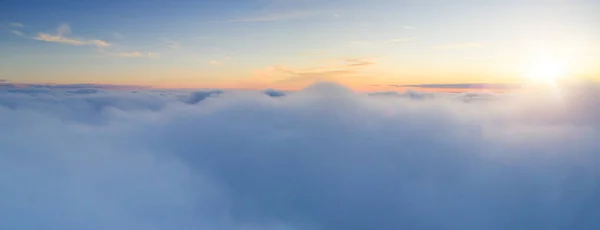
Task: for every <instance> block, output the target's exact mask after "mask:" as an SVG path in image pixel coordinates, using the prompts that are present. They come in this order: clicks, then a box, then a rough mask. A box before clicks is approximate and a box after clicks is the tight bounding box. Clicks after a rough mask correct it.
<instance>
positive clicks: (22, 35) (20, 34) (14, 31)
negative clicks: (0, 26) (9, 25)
mask: <svg viewBox="0 0 600 230" xmlns="http://www.w3.org/2000/svg"><path fill="white" fill-rule="evenodd" d="M12 33H13V34H14V35H17V36H21V37H24V36H25V35H24V34H23V32H21V31H18V30H13V31H12Z"/></svg>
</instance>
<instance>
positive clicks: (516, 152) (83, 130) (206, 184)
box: [0, 84, 600, 230]
mask: <svg viewBox="0 0 600 230" xmlns="http://www.w3.org/2000/svg"><path fill="white" fill-rule="evenodd" d="M556 95H560V96H561V97H560V98H557V97H556ZM413 96H414V95H412V94H410V93H409V96H408V97H404V96H402V94H383V95H378V96H367V95H363V94H359V93H356V92H353V91H350V90H348V89H346V88H344V87H341V86H338V85H331V84H318V85H313V86H311V87H309V88H307V89H305V90H303V91H299V92H292V93H288V94H286V95H285V96H280V97H277V98H274V97H270V96H267V95H265V93H264V92H259V91H256V92H248V91H202V92H195V93H193V94H191V93H189V92H185V91H173V90H171V91H140V92H137V93H132V92H131V91H104V92H103V93H96V94H83V95H82V94H78V93H72V94H65V93H64V92H61V91H57V89H52V90H47V91H46V93H45V94H35V95H34V94H27V93H25V92H23V93H14V92H9V91H0V117H2V119H0V127H2V129H0V191H2V196H0V204H2V205H0V215H1V216H2V217H3V221H1V222H0V229H24V230H29V229H31V230H33V229H43V228H47V227H48V226H52V228H56V229H114V230H120V229H156V230H163V229H273V230H275V229H323V230H328V229H490V230H493V229H598V228H599V227H600V220H598V218H597V214H598V211H599V208H598V207H600V195H599V194H600V167H598V164H599V163H598V162H600V155H599V154H598V152H599V151H600V143H598V141H597V140H598V139H600V104H599V101H598V100H597V98H600V88H598V86H597V85H592V84H588V85H582V86H577V87H575V86H573V87H563V89H562V91H561V92H560V93H558V94H557V93H556V92H548V93H546V92H538V91H536V92H524V93H520V92H515V93H511V94H498V95H496V96H497V97H498V98H497V99H494V100H488V101H485V102H482V103H465V102H464V101H463V100H456V98H458V97H467V96H468V97H471V96H469V95H467V94H435V96H434V97H427V98H420V97H413ZM192 102H194V103H192Z"/></svg>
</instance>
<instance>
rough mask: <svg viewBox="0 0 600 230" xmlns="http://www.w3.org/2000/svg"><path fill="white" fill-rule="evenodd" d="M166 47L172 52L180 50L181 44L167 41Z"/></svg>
mask: <svg viewBox="0 0 600 230" xmlns="http://www.w3.org/2000/svg"><path fill="white" fill-rule="evenodd" d="M167 47H168V48H169V49H172V50H181V43H180V42H178V41H168V42H167Z"/></svg>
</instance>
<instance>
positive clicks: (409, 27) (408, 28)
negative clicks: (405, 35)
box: [402, 26, 414, 30]
mask: <svg viewBox="0 0 600 230" xmlns="http://www.w3.org/2000/svg"><path fill="white" fill-rule="evenodd" d="M402 28H404V29H407V30H411V29H414V27H412V26H403V27H402Z"/></svg>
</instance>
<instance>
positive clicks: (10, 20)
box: [0, 0, 600, 90]
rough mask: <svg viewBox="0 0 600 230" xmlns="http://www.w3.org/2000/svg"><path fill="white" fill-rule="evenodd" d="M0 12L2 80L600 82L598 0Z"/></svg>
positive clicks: (162, 4) (71, 6)
mask: <svg viewBox="0 0 600 230" xmlns="http://www.w3.org/2000/svg"><path fill="white" fill-rule="evenodd" d="M0 23H1V25H0V79H2V80H4V81H7V82H16V83H51V84H75V83H91V84H126V85H144V86H152V87H155V88H250V89H260V88H278V89H299V88H303V87H306V86H307V85H310V84H312V83H314V82H321V81H333V82H338V83H341V84H344V85H346V86H348V87H351V88H353V89H357V90H377V89H385V88H389V87H393V86H391V85H396V86H397V85H417V84H472V83H488V84H497V83H502V84H505V83H520V82H523V81H527V80H531V78H530V77H529V76H530V75H531V74H530V73H531V72H535V73H536V74H537V75H544V76H548V75H561V77H565V76H567V77H570V78H586V79H592V80H598V79H600V77H599V76H600V66H598V65H597V64H596V63H600V26H599V23H600V2H599V1H595V0H572V1H564V0H547V1H541V0H522V1H515V0H508V1H506V0H503V1H500V0H489V1H474V0H473V1H472V0H456V1H441V0H426V1H416V0H398V1H391V0H348V1H333V0H332V1H317V0H246V1H242V0H231V1H221V0H203V1H200V0H180V1H167V0H144V1H137V0H122V1H100V0H79V1H66V0H55V1H43V0H4V1H0ZM557 66H559V67H560V68H558V67H557ZM540 73H541V74H540ZM536 74H533V75H536Z"/></svg>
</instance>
